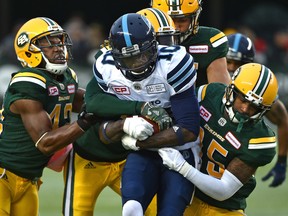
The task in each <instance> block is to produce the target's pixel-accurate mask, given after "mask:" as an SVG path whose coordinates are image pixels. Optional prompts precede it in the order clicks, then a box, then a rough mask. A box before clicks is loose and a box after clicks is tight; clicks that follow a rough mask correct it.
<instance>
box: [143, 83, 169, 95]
mask: <svg viewBox="0 0 288 216" xmlns="http://www.w3.org/2000/svg"><path fill="white" fill-rule="evenodd" d="M146 89H147V93H148V94H158V93H162V92H166V89H165V85H164V83H159V84H154V85H147V86H146Z"/></svg>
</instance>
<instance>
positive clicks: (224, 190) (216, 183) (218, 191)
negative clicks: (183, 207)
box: [184, 162, 243, 201]
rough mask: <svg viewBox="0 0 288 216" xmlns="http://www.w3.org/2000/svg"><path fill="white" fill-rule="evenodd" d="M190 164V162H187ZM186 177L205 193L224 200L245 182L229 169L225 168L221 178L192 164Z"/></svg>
mask: <svg viewBox="0 0 288 216" xmlns="http://www.w3.org/2000/svg"><path fill="white" fill-rule="evenodd" d="M185 164H186V165H188V163H187V162H186V163H185ZM188 166H190V169H189V171H188V173H186V175H185V176H184V177H186V178H187V179H188V180H189V181H191V182H192V183H193V184H194V185H195V186H196V187H197V188H199V189H200V190H201V191H202V192H203V193H205V194H207V195H208V196H210V197H212V198H213V199H216V200H219V201H223V200H226V199H228V198H230V197H231V196H233V195H234V194H235V193H236V192H237V191H238V190H239V189H240V188H241V187H242V186H243V184H242V183H241V182H240V181H239V179H237V178H236V177H235V176H234V175H233V174H232V173H230V172H229V171H228V170H225V171H224V173H223V175H222V177H221V179H217V178H214V177H212V176H209V175H206V174H204V173H201V172H200V171H199V170H197V169H196V168H194V167H192V166H191V165H188Z"/></svg>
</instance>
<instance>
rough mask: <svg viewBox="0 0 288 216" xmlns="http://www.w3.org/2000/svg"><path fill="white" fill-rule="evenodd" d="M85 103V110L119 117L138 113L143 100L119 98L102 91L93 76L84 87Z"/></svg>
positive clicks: (105, 115) (100, 114)
mask: <svg viewBox="0 0 288 216" xmlns="http://www.w3.org/2000/svg"><path fill="white" fill-rule="evenodd" d="M85 103H86V109H87V112H93V113H95V114H97V115H99V116H101V117H109V118H110V117H111V118H113V117H119V116H121V115H140V112H141V106H142V105H143V102H138V101H127V100H120V99H118V98H117V97H116V96H114V95H112V94H109V93H106V92H104V91H103V90H102V89H101V88H100V87H99V85H98V82H97V80H96V79H95V78H94V77H93V78H92V79H91V81H90V82H89V83H88V85H87V87H86V93H85Z"/></svg>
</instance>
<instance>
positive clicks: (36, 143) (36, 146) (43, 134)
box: [35, 131, 48, 148]
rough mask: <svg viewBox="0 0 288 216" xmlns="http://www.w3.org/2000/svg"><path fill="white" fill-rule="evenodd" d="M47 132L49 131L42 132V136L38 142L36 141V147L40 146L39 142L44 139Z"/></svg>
mask: <svg viewBox="0 0 288 216" xmlns="http://www.w3.org/2000/svg"><path fill="white" fill-rule="evenodd" d="M47 133H48V131H47V132H45V133H44V134H42V136H41V137H40V138H39V139H38V140H37V142H36V143H35V147H36V148H38V144H39V142H40V141H41V140H42V139H43V137H44V136H45V135H46V134H47Z"/></svg>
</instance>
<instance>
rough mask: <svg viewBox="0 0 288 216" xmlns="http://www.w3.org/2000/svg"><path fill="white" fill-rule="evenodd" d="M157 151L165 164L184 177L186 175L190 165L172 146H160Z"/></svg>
mask: <svg viewBox="0 0 288 216" xmlns="http://www.w3.org/2000/svg"><path fill="white" fill-rule="evenodd" d="M158 153H159V155H160V156H161V157H162V160H163V164H164V165H165V166H167V167H168V168H169V169H171V170H175V171H176V172H179V173H180V174H181V175H183V176H184V177H186V176H187V174H188V171H189V170H190V168H191V167H192V166H191V165H190V164H189V163H187V161H186V160H185V159H184V158H183V156H182V154H181V153H180V152H179V151H178V150H176V149H173V148H160V149H159V150H158Z"/></svg>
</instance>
